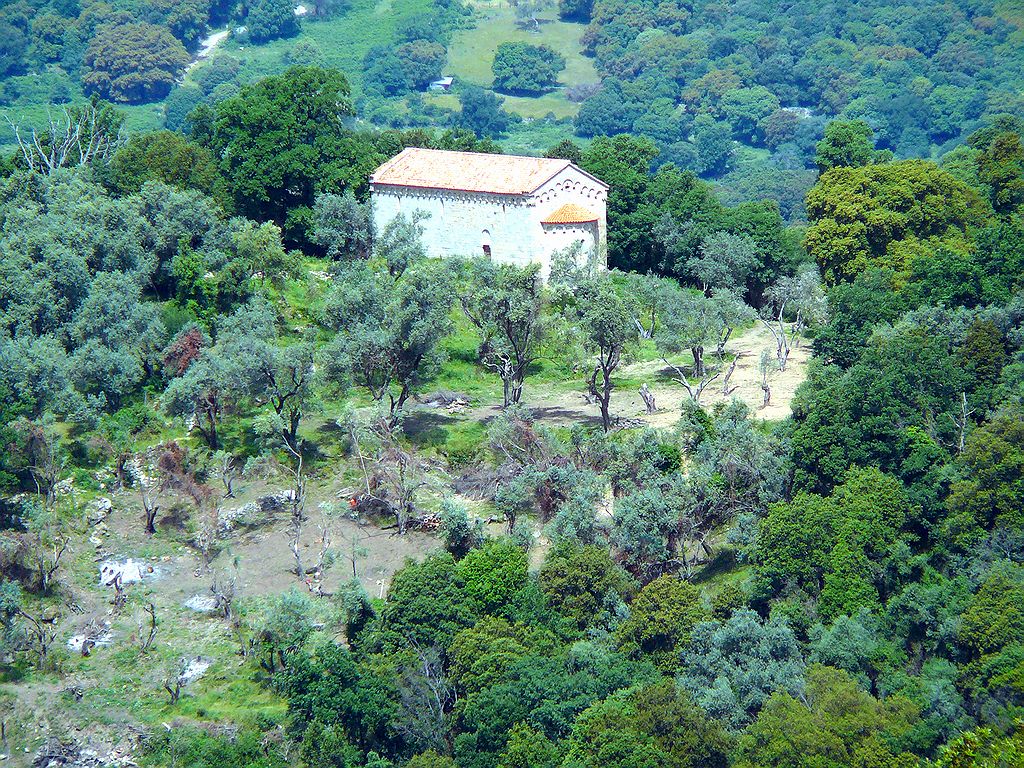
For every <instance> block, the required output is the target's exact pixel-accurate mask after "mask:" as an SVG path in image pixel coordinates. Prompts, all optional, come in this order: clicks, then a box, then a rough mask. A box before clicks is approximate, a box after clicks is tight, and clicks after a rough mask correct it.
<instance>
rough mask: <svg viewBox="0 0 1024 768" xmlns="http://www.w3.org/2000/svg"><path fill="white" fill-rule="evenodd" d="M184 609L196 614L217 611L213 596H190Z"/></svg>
mask: <svg viewBox="0 0 1024 768" xmlns="http://www.w3.org/2000/svg"><path fill="white" fill-rule="evenodd" d="M185 607H186V608H191V609H192V610H193V611H197V612H198V613H214V612H215V611H216V610H217V598H216V597H214V596H213V595H192V597H190V598H189V599H188V600H186V601H185Z"/></svg>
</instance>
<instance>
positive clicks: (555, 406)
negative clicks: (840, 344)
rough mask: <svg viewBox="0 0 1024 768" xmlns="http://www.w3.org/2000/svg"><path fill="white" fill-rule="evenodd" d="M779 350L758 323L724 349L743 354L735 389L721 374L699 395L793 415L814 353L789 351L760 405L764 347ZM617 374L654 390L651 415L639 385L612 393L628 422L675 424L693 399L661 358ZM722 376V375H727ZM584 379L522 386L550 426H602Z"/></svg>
mask: <svg viewBox="0 0 1024 768" xmlns="http://www.w3.org/2000/svg"><path fill="white" fill-rule="evenodd" d="M765 349H767V350H769V351H770V352H771V353H772V354H773V355H774V353H775V341H774V339H773V338H772V335H771V334H770V333H769V332H768V330H767V329H766V328H765V327H764V326H763V325H760V324H758V325H757V326H755V327H753V328H750V329H748V330H747V331H745V332H744V333H742V334H740V335H739V336H737V337H735V338H733V339H731V340H730V341H729V343H728V344H726V350H727V351H728V352H730V353H732V354H740V353H742V355H741V357H740V359H739V362H738V363H737V364H736V370H735V371H734V372H733V375H732V378H731V379H730V382H729V385H730V387H735V390H733V391H732V393H731V395H729V396H726V395H725V394H724V393H723V391H722V377H721V376H720V377H719V378H717V379H716V380H715V381H713V382H711V384H709V385H708V387H707V389H705V390H704V392H703V394H702V395H701V400H700V403H701V405H702V406H704V407H705V408H708V407H711V406H713V405H715V403H720V402H724V401H726V400H728V399H730V398H738V399H739V400H742V401H743V402H744V403H746V404H747V405H748V406H749V407H750V409H751V411H752V413H753V414H754V417H755V418H758V419H764V420H767V421H781V420H783V419H785V418H787V417H788V416H789V415H790V414H791V413H792V408H791V405H792V402H793V395H794V393H795V392H796V389H797V387H799V386H800V384H802V383H803V381H804V379H805V378H807V362H808V360H809V359H810V356H811V347H810V343H809V342H807V341H806V340H802V341H801V343H800V346H799V347H794V348H793V349H792V350H791V352H790V355H789V360H788V363H787V365H786V370H785V371H779V370H773V372H772V373H771V375H770V377H769V385H770V386H771V389H772V400H771V404H770V405H768V406H767V407H762V402H763V399H764V396H763V393H762V392H761V378H760V377H761V374H760V372H759V370H758V362H759V360H760V357H761V351H762V350H765ZM618 375H619V376H622V377H628V378H629V379H634V380H641V381H646V382H647V386H648V387H649V388H650V390H651V391H652V392H653V393H654V397H655V401H656V405H657V411H656V412H655V413H653V414H648V413H647V412H646V409H645V407H644V402H643V400H642V399H641V398H640V393H639V391H638V390H637V389H633V388H631V389H625V388H621V387H619V388H616V389H614V390H613V391H612V402H611V410H612V416H613V418H618V419H620V420H622V421H624V422H626V423H627V424H635V423H636V422H645V423H647V424H649V425H650V426H652V427H655V428H657V429H665V428H668V427H672V426H674V425H675V423H676V422H677V421H678V420H679V414H680V409H681V407H682V403H683V400H685V399H686V398H688V397H689V395H688V394H687V392H686V390H685V389H683V388H682V387H681V386H680V385H679V384H678V383H677V382H675V381H674V380H672V379H671V377H672V376H674V372H673V371H672V369H671V368H669V367H668V366H667V365H665V363H664V362H662V361H661V360H649V361H645V362H641V363H633V364H631V365H624V366H623V367H622V368H621V369H620V371H619V373H618ZM723 375H724V373H723ZM583 392H584V386H583V381H582V379H581V380H580V385H579V388H577V389H575V390H572V391H569V392H551V391H550V390H546V389H545V388H544V387H540V386H532V385H531V384H530V382H529V380H527V382H526V388H525V390H524V396H523V397H524V402H525V403H526V405H527V407H529V409H530V411H531V412H532V414H533V416H534V418H535V419H536V420H537V421H538V422H540V423H542V424H548V425H550V426H571V425H573V424H578V423H590V424H600V420H601V411H600V409H599V408H598V407H597V405H594V404H591V403H588V402H587V400H586V398H585V397H584V394H583ZM500 412H501V408H500V406H499V405H488V406H479V407H477V408H473V409H470V410H468V411H466V412H465V413H464V417H468V418H474V419H478V420H480V421H487V420H489V419H491V418H493V417H494V416H496V415H498V414H499V413H500Z"/></svg>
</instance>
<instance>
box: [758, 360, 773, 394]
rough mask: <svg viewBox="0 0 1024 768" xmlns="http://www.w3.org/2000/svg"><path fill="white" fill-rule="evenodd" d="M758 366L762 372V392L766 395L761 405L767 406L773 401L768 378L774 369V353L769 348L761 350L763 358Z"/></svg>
mask: <svg viewBox="0 0 1024 768" xmlns="http://www.w3.org/2000/svg"><path fill="white" fill-rule="evenodd" d="M757 367H758V370H759V371H760V373H761V392H762V394H763V395H764V399H763V401H762V403H761V407H762V408H767V407H768V406H769V405H771V402H772V388H771V385H770V384H769V383H768V378H769V375H770V374H771V369H772V353H771V352H769V351H768V350H767V349H766V350H764V351H762V352H761V359H760V361H759V363H758V366H757Z"/></svg>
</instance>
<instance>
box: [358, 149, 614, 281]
mask: <svg viewBox="0 0 1024 768" xmlns="http://www.w3.org/2000/svg"><path fill="white" fill-rule="evenodd" d="M606 197H607V194H606V190H605V189H604V188H603V187H602V186H601V185H600V184H598V183H596V182H595V181H594V180H593V179H591V178H590V177H589V176H587V175H586V174H584V173H582V172H581V171H578V170H577V169H575V168H571V167H570V168H566V169H565V170H564V171H562V172H561V173H559V174H558V175H557V176H555V177H554V178H552V179H550V180H549V181H547V182H546V183H544V184H543V185H542V186H541V187H540V188H538V189H537V190H536V191H535V192H534V193H533V194H532V195H494V194H483V193H474V192H457V191H451V190H437V189H420V188H415V187H397V186H389V185H373V186H372V188H371V199H372V201H373V220H374V226H375V227H376V229H377V231H378V232H379V231H381V230H382V229H383V228H384V227H385V226H387V224H388V223H389V222H390V221H391V220H392V219H394V218H395V216H397V215H398V214H399V213H403V214H405V215H406V216H412V214H413V213H414V212H415V211H417V210H420V211H424V212H425V213H427V214H428V218H426V219H424V220H423V221H422V222H421V223H420V226H422V227H423V242H424V245H425V246H426V249H427V253H429V254H430V255H431V256H435V257H451V256H478V255H482V254H483V253H484V252H485V251H484V246H485V245H489V246H490V253H491V258H492V259H494V260H495V261H498V262H503V263H512V264H518V265H520V266H525V265H526V264H530V263H540V265H541V269H542V273H543V275H544V276H545V277H547V274H548V271H549V266H550V255H551V253H552V252H554V251H556V250H559V249H562V248H566V247H568V246H570V245H572V244H573V243H574V242H576V241H577V240H582V241H583V243H584V249H585V250H587V251H588V252H591V251H594V252H596V254H597V256H598V259H599V261H600V263H601V264H602V265H603V264H605V263H606V257H605V227H606V224H605V208H606ZM566 203H576V204H577V205H580V206H582V207H584V208H586V209H588V210H590V211H593V212H594V213H596V214H598V217H599V218H598V222H597V223H596V224H593V223H591V224H563V225H542V224H541V222H542V221H543V220H544V219H545V218H547V217H548V216H550V215H551V213H552V212H554V211H555V210H557V209H558V208H560V207H561V206H563V205H565V204H566Z"/></svg>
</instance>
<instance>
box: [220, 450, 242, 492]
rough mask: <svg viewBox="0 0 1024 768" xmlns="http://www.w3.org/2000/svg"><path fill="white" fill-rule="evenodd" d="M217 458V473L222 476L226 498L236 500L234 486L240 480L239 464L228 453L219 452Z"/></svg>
mask: <svg viewBox="0 0 1024 768" xmlns="http://www.w3.org/2000/svg"><path fill="white" fill-rule="evenodd" d="M215 458H216V459H217V462H218V463H217V471H218V473H219V474H220V481H221V483H222V484H223V485H224V498H225V499H233V498H235V491H234V484H235V480H236V479H237V478H238V463H237V462H236V461H235V457H234V456H232V455H231V454H230V453H228V452H227V451H219V452H218V453H217V454H216V455H215Z"/></svg>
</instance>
